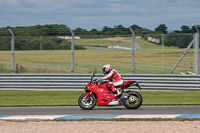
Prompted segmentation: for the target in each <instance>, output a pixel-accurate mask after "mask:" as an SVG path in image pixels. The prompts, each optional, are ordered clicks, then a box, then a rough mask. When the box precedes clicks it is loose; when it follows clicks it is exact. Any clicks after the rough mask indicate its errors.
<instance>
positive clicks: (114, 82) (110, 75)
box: [101, 64, 124, 96]
mask: <svg viewBox="0 0 200 133" xmlns="http://www.w3.org/2000/svg"><path fill="white" fill-rule="evenodd" d="M103 73H104V74H107V75H106V76H104V77H103V78H101V79H102V80H107V79H108V80H109V82H108V84H106V86H107V88H108V89H111V90H112V91H113V92H114V93H117V94H116V95H115V96H119V95H121V94H122V91H121V90H120V88H118V89H117V88H116V87H117V86H122V85H123V84H124V80H123V78H122V77H121V76H120V74H119V73H118V72H117V71H116V70H115V69H112V67H111V65H110V64H105V65H104V66H103Z"/></svg>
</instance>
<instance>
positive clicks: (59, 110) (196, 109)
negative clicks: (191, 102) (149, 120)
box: [0, 106, 200, 115]
mask: <svg viewBox="0 0 200 133" xmlns="http://www.w3.org/2000/svg"><path fill="white" fill-rule="evenodd" d="M66 114H70V115H114V114H132V115H134V114H200V106H141V107H140V108H139V109H137V110H129V109H126V108H125V107H123V106H113V107H105V106H104V107H95V108H94V109H93V110H82V109H81V108H79V107H78V106H46V107H45V106H43V107H0V115H66Z"/></svg>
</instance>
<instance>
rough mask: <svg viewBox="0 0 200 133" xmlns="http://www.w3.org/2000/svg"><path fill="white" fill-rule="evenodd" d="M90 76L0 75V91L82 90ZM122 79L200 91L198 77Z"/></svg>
mask: <svg viewBox="0 0 200 133" xmlns="http://www.w3.org/2000/svg"><path fill="white" fill-rule="evenodd" d="M91 75H92V74H0V90H83V89H84V88H85V86H86V85H87V83H88V82H89V81H90V78H91ZM102 76H103V75H102V74H96V77H102ZM122 77H123V78H124V80H125V81H127V80H134V81H137V82H138V83H139V84H140V85H141V88H142V89H143V90H200V75H198V76H195V75H174V74H122ZM130 88H131V89H134V88H136V87H135V86H131V87H130Z"/></svg>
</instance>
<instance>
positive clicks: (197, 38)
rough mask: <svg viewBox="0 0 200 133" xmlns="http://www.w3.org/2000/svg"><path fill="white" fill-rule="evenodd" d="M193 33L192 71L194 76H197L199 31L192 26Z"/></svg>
mask: <svg viewBox="0 0 200 133" xmlns="http://www.w3.org/2000/svg"><path fill="white" fill-rule="evenodd" d="M192 28H193V30H194V31H195V33H194V71H195V74H196V75H198V74H199V29H198V28H197V26H196V25H194V24H192Z"/></svg>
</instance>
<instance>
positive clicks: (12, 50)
mask: <svg viewBox="0 0 200 133" xmlns="http://www.w3.org/2000/svg"><path fill="white" fill-rule="evenodd" d="M8 31H9V32H10V34H11V36H12V38H11V55H12V74H14V73H15V35H14V33H13V32H12V30H11V29H8Z"/></svg>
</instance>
